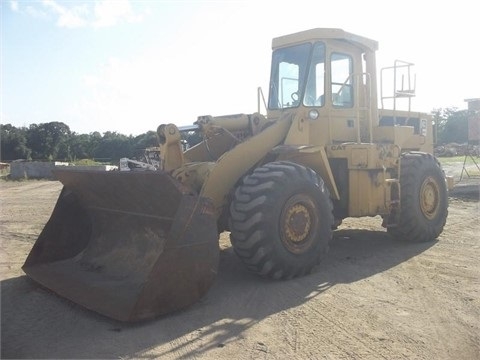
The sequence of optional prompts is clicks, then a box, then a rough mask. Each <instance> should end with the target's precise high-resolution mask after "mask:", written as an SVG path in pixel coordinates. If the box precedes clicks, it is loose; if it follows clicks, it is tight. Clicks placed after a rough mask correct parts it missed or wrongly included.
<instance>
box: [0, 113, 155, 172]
mask: <svg viewBox="0 0 480 360" xmlns="http://www.w3.org/2000/svg"><path fill="white" fill-rule="evenodd" d="M0 129H1V134H0V139H1V154H0V156H1V160H2V161H12V160H16V159H27V160H32V159H33V160H50V161H51V160H63V161H70V162H74V163H78V161H79V159H92V160H81V162H83V163H84V164H83V165H90V163H89V162H90V161H92V162H94V160H99V161H101V162H104V163H105V162H110V163H113V164H116V163H118V160H119V159H120V158H122V157H130V158H132V157H134V156H135V154H136V153H138V154H143V151H144V149H145V148H147V147H153V146H158V140H157V135H156V133H155V132H154V131H149V132H147V133H145V134H142V135H138V136H136V137H134V136H131V135H130V136H126V135H123V134H119V133H117V132H112V131H107V132H105V133H104V134H103V135H102V134H100V133H99V132H97V131H96V132H92V133H90V134H77V133H75V132H71V131H70V128H69V127H68V125H66V124H64V123H62V122H50V123H43V124H32V125H30V126H29V127H28V128H25V127H22V128H16V127H15V126H12V125H11V124H6V125H0ZM85 162H86V163H85Z"/></svg>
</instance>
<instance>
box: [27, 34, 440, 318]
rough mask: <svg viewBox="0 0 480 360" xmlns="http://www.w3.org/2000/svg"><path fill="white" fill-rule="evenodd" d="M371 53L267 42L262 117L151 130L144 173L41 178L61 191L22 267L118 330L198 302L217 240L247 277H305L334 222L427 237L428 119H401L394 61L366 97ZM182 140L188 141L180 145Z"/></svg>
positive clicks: (399, 75)
mask: <svg viewBox="0 0 480 360" xmlns="http://www.w3.org/2000/svg"><path fill="white" fill-rule="evenodd" d="M376 50H377V43H376V42H375V41H373V40H370V39H367V38H364V37H361V36H357V35H354V34H351V33H348V32H345V31H343V30H340V29H313V30H308V31H304V32H300V33H296V34H292V35H287V36H283V37H279V38H276V39H274V40H273V56H272V68H271V80H270V88H269V100H268V111H267V116H263V115H261V114H260V113H255V114H250V115H246V114H238V115H230V116H219V117H212V116H201V117H199V118H198V120H197V121H196V122H195V124H194V125H193V126H188V127H184V128H180V129H179V128H178V127H177V126H175V125H174V124H164V125H160V126H159V127H158V130H157V133H158V137H159V148H158V154H157V155H158V156H155V157H154V158H155V166H154V169H153V171H151V170H152V164H149V165H150V166H139V164H138V162H131V165H132V166H128V165H127V166H125V162H124V166H123V169H125V170H132V171H120V172H109V173H94V172H81V171H67V170H66V171H57V177H58V179H59V180H60V181H61V182H62V183H63V184H64V189H63V191H62V193H61V195H60V197H59V200H58V202H57V205H56V208H55V210H54V212H53V214H52V217H51V218H50V220H49V222H48V223H47V225H46V226H45V229H44V230H43V232H42V234H41V235H40V237H39V238H38V240H37V242H36V243H35V246H34V248H33V249H32V251H31V253H30V255H29V257H28V258H27V260H26V262H25V265H24V267H23V269H24V271H25V272H26V273H27V274H28V275H29V276H31V277H32V278H33V279H35V280H36V281H38V282H39V283H41V284H42V285H44V286H46V287H48V288H50V289H52V290H53V291H55V292H57V293H58V294H60V295H62V296H65V297H67V298H69V299H71V300H73V301H75V302H77V303H79V304H82V305H83V306H85V307H87V308H90V309H93V310H95V311H97V312H100V313H102V314H105V315H107V316H110V317H113V318H116V319H120V320H125V321H131V320H139V319H144V318H149V317H152V316H155V315H159V314H163V313H167V312H170V311H174V310H176V309H179V308H182V307H185V306H187V305H189V304H191V303H193V302H195V301H196V300H198V299H199V298H200V297H201V296H202V295H203V294H205V292H206V291H207V290H208V288H209V287H210V285H211V283H212V282H213V281H214V278H215V273H216V271H217V266H218V251H219V250H218V243H217V241H218V233H220V232H223V231H225V230H228V231H230V232H231V241H232V245H233V248H234V250H235V252H236V253H237V255H238V256H239V257H240V258H241V259H242V261H243V262H244V263H245V264H246V265H247V266H248V268H249V269H251V270H252V271H254V272H256V273H258V274H260V275H262V276H266V277H270V278H274V279H289V278H292V277H295V276H301V275H304V274H306V273H308V272H310V271H311V270H312V268H313V267H314V266H315V265H316V264H317V263H318V262H319V260H320V259H321V257H322V256H323V254H325V253H326V252H327V250H328V244H329V241H330V239H331V237H332V231H333V229H334V228H335V226H337V225H338V224H339V223H340V222H341V220H342V219H344V218H346V217H363V216H376V215H380V216H381V217H382V218H383V225H384V226H385V227H386V228H387V231H388V232H389V233H390V234H391V235H392V236H393V237H395V238H397V239H400V240H405V241H414V242H421V241H429V240H432V239H435V238H436V237H437V236H438V235H439V234H440V233H441V232H442V230H443V226H444V224H445V221H446V217H447V207H448V204H447V184H446V181H445V177H444V174H443V171H442V169H441V167H440V164H439V163H438V161H437V160H436V159H435V158H434V156H433V155H431V153H432V152H433V141H432V123H431V119H430V117H429V116H428V115H426V114H422V113H417V112H412V111H411V110H410V99H411V97H413V96H414V86H413V87H412V86H410V85H411V81H410V68H411V65H412V64H410V63H405V62H400V61H397V62H395V65H394V66H393V67H391V68H387V69H382V71H381V76H382V81H381V83H382V84H383V76H384V74H386V73H390V75H392V74H393V76H392V77H393V83H392V88H393V93H392V94H385V95H384V94H383V91H382V92H381V96H380V99H379V98H378V97H377V77H376V63H375V51H376ZM382 87H383V85H382ZM401 98H403V99H406V101H407V104H408V109H407V110H398V109H397V101H400V99H401ZM379 100H380V101H381V103H382V104H383V103H384V102H387V101H390V102H392V103H393V109H390V110H386V109H383V108H382V109H378V106H377V104H378V101H379ZM182 131H185V132H189V131H190V132H191V131H198V132H200V133H201V134H202V138H203V141H201V142H200V143H198V144H196V145H195V146H192V147H190V148H188V149H186V150H184V146H183V145H184V144H183V140H182V136H181V132H182ZM126 163H128V160H127V161H126ZM155 169H157V170H155Z"/></svg>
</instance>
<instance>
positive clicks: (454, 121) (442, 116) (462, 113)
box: [432, 108, 469, 144]
mask: <svg viewBox="0 0 480 360" xmlns="http://www.w3.org/2000/svg"><path fill="white" fill-rule="evenodd" d="M432 114H433V118H434V121H435V126H436V134H437V138H436V144H448V143H458V144H463V143H466V142H468V115H469V111H468V110H457V109H456V108H446V109H435V110H433V112H432Z"/></svg>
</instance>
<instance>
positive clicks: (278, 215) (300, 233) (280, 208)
mask: <svg viewBox="0 0 480 360" xmlns="http://www.w3.org/2000/svg"><path fill="white" fill-rule="evenodd" d="M332 225H333V214H332V203H331V200H330V195H329V192H328V190H327V188H326V187H325V184H324V182H323V180H322V179H321V178H320V177H319V176H318V175H317V174H316V173H315V172H314V171H313V170H312V169H309V168H306V167H304V166H301V165H298V164H295V163H291V162H273V163H268V164H266V165H264V166H262V167H259V168H257V169H255V171H254V172H253V173H252V174H251V175H248V176H246V177H245V178H244V179H243V184H242V185H240V186H239V187H238V188H237V190H236V192H235V196H234V199H233V201H232V204H231V206H230V230H231V234H230V239H231V241H232V245H233V248H234V250H235V252H236V254H237V255H238V256H239V257H240V259H241V260H242V261H243V262H244V263H245V264H246V265H247V267H248V268H249V269H250V270H251V271H253V272H255V273H258V274H260V275H261V276H264V277H269V278H274V279H289V278H293V277H296V276H301V275H304V274H306V273H309V272H310V271H311V270H312V268H313V267H314V266H315V265H316V264H318V262H319V260H320V258H321V256H322V255H323V254H324V253H326V252H327V251H328V243H329V241H330V239H331V238H332Z"/></svg>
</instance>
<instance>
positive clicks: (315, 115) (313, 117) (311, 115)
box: [308, 109, 318, 120]
mask: <svg viewBox="0 0 480 360" xmlns="http://www.w3.org/2000/svg"><path fill="white" fill-rule="evenodd" d="M308 118H309V119H310V120H317V119H318V111H317V110H315V109H312V110H310V111H309V112H308Z"/></svg>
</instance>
